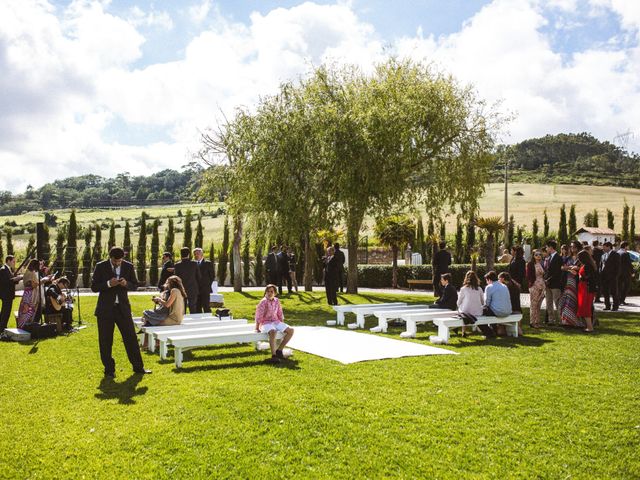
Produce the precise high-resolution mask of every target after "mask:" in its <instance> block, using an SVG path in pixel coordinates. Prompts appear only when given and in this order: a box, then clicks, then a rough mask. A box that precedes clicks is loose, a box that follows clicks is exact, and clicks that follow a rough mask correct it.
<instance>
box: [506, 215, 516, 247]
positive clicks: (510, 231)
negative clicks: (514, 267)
mask: <svg viewBox="0 0 640 480" xmlns="http://www.w3.org/2000/svg"><path fill="white" fill-rule="evenodd" d="M515 231H516V222H515V220H514V219H513V215H511V216H510V217H509V228H508V232H507V233H508V235H509V237H508V238H507V239H506V242H504V243H505V245H504V246H505V248H511V247H513V238H514V237H515Z"/></svg>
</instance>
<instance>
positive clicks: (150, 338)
mask: <svg viewBox="0 0 640 480" xmlns="http://www.w3.org/2000/svg"><path fill="white" fill-rule="evenodd" d="M147 345H148V347H147V348H149V351H150V352H151V353H154V352H155V351H156V341H155V340H154V338H153V334H152V333H147Z"/></svg>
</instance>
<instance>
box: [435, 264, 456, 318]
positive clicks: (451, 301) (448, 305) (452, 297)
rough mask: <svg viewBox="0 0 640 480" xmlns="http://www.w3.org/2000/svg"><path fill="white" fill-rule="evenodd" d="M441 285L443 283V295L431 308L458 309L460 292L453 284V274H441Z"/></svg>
mask: <svg viewBox="0 0 640 480" xmlns="http://www.w3.org/2000/svg"><path fill="white" fill-rule="evenodd" d="M440 285H442V295H441V296H440V298H438V300H436V301H435V303H434V304H433V305H429V308H443V309H447V310H457V309H458V292H457V291H456V287H454V286H453V285H451V274H450V273H443V274H442V275H441V276H440Z"/></svg>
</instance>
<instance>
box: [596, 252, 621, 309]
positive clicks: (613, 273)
mask: <svg viewBox="0 0 640 480" xmlns="http://www.w3.org/2000/svg"><path fill="white" fill-rule="evenodd" d="M602 249H603V250H604V254H603V255H602V259H601V260H600V293H602V296H603V297H604V309H605V310H613V311H614V312H615V311H617V310H618V305H619V304H620V299H619V296H618V275H619V274H620V255H618V252H616V251H615V250H613V245H612V244H611V242H604V244H603V245H602ZM612 298H613V306H612V305H611V299H612Z"/></svg>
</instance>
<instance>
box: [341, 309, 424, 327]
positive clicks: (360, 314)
mask: <svg viewBox="0 0 640 480" xmlns="http://www.w3.org/2000/svg"><path fill="white" fill-rule="evenodd" d="M426 308H429V305H427V304H422V305H406V304H405V305H400V306H397V305H392V306H382V307H381V306H378V305H368V306H366V307H358V308H354V309H353V310H352V313H355V314H356V324H357V326H358V328H364V322H365V317H366V316H367V315H374V314H375V312H385V311H400V310H405V311H411V310H424V309H426Z"/></svg>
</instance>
